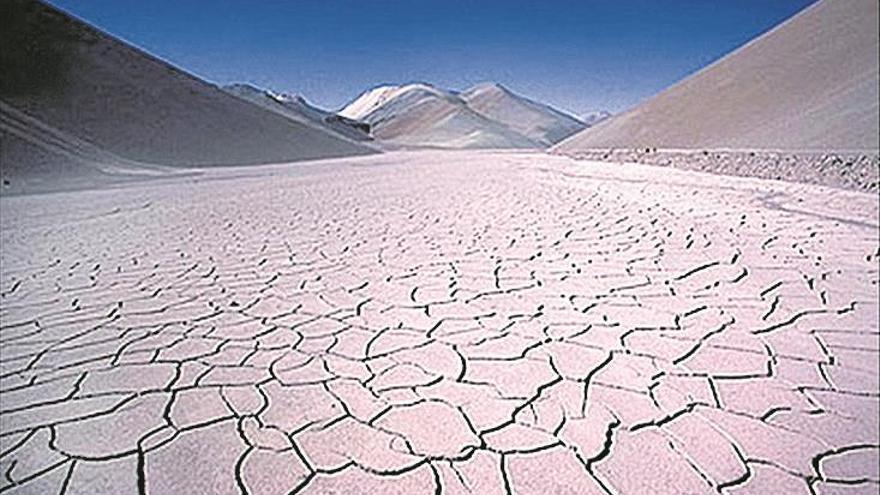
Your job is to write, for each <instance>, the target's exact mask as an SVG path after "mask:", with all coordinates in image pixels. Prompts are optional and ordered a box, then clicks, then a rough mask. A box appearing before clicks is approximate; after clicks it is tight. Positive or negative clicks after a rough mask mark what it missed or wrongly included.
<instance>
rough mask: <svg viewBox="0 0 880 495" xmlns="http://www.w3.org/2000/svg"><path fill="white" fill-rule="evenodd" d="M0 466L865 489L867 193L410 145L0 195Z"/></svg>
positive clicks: (87, 481)
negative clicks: (120, 184)
mask: <svg viewBox="0 0 880 495" xmlns="http://www.w3.org/2000/svg"><path fill="white" fill-rule="evenodd" d="M0 211H2V216H0V241H2V246H3V249H2V255H0V262H2V277H0V304H2V307H0V364H2V366H0V472H2V473H3V475H2V476H0V491H2V492H4V493H59V492H63V493H88V494H95V493H137V492H139V491H140V492H146V493H156V494H164V493H242V492H246V493H255V494H257V493H258V494H264V493H267V494H269V493H308V494H314V493H365V494H366V493H406V494H413V493H435V492H438V491H441V490H442V492H443V493H479V494H491V493H536V494H549V493H555V494H561V493H577V494H585V493H609V492H610V493H625V494H637V493H718V492H723V493H810V491H811V490H812V491H813V492H816V493H843V492H844V491H845V492H846V493H876V491H877V489H878V483H880V480H878V479H880V473H878V468H877V466H878V460H880V438H878V411H880V395H878V377H880V370H878V350H880V333H878V292H877V291H878V255H880V252H878V204H877V197H876V195H871V194H864V193H858V192H852V191H843V190H838V189H831V188H822V187H818V186H809V185H799V184H791V183H783V182H775V181H767V180H758V179H747V178H732V177H722V176H713V175H708V174H701V173H697V172H689V171H682V170H671V169H667V168H659V167H656V168H655V167H648V166H639V165H629V166H625V167H621V166H618V165H615V164H600V163H592V162H576V161H573V160H571V159H569V158H566V157H561V156H549V155H545V154H540V153H521V152H507V153H501V152H410V153H389V154H385V155H381V156H372V157H361V158H352V159H345V160H336V161H330V162H321V163H311V164H306V165H279V166H266V167H258V168H252V169H243V168H239V169H223V170H217V169H215V170H210V171H206V172H204V173H203V174H202V175H200V176H197V177H188V178H176V179H174V178H171V179H168V180H166V181H157V182H150V183H144V184H142V185H130V186H127V187H125V188H118V189H105V190H95V191H80V192H72V193H56V194H43V195H27V196H16V197H5V198H0Z"/></svg>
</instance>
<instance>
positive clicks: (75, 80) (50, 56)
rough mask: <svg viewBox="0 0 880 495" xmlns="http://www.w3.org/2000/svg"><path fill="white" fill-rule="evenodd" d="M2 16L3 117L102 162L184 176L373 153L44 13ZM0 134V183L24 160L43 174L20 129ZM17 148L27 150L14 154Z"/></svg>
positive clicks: (15, 6)
mask: <svg viewBox="0 0 880 495" xmlns="http://www.w3.org/2000/svg"><path fill="white" fill-rule="evenodd" d="M2 9H3V12H2V14H3V18H4V26H3V30H0V44H2V46H3V50H2V56H0V62H2V63H0V73H2V74H3V77H2V78H0V100H2V102H3V103H4V105H5V106H4V108H13V109H15V110H17V111H19V112H21V113H22V114H24V115H26V116H28V118H31V119H34V120H35V121H38V122H40V123H41V125H44V126H45V127H47V128H51V129H54V130H55V131H57V133H58V134H59V135H64V136H69V137H70V138H71V139H73V140H76V141H79V142H83V143H88V145H90V146H93V147H95V148H97V149H100V150H103V152H106V153H107V154H108V155H106V156H109V155H113V156H116V157H119V158H121V159H124V160H128V161H130V162H140V163H148V164H158V165H171V166H176V167H180V166H183V167H186V166H211V165H233V164H252V163H267V162H282V161H292V160H303V159H315V158H323V157H333V156H346V155H353V154H367V153H371V152H373V151H372V150H371V149H370V148H367V147H365V146H361V145H359V144H356V143H353V142H351V141H349V140H345V139H341V138H340V137H339V136H337V135H335V134H333V133H331V132H328V131H326V130H323V129H319V128H316V127H315V126H309V125H304V124H302V123H298V122H293V121H291V120H290V119H288V118H285V117H283V116H281V115H278V114H276V113H274V112H270V111H267V110H265V109H263V108H260V107H259V106H257V105H253V104H251V103H248V102H244V101H242V100H240V99H238V98H235V97H233V96H231V95H229V94H226V93H225V92H223V91H221V90H220V89H218V88H216V87H214V86H212V85H210V84H207V83H205V82H204V81H201V80H199V79H197V78H195V77H193V76H191V75H189V74H187V73H185V72H182V71H181V70H179V69H177V68H175V67H173V66H171V65H169V64H167V63H165V62H163V61H161V60H159V59H157V58H155V57H152V56H150V55H149V54H147V53H144V52H143V51H140V50H138V49H136V48H134V47H132V46H129V45H127V44H125V43H122V42H121V41H119V40H117V39H115V38H113V37H111V36H109V35H107V34H105V33H102V32H100V31H98V30H96V29H94V28H92V27H90V26H88V25H87V24H85V23H83V22H81V21H79V20H77V19H74V18H72V17H70V16H68V15H67V14H65V13H63V12H61V11H59V10H56V9H55V8H53V7H50V6H48V5H46V4H43V3H40V2H37V1H34V0H7V1H4V2H3V4H2ZM5 113H6V112H4V117H5ZM4 120H8V119H4ZM2 131H3V132H2V134H0V136H2V139H3V143H0V144H3V147H4V148H6V147H8V146H11V145H7V144H6V142H7V139H15V140H17V144H15V148H16V149H17V150H18V151H16V153H15V155H14V156H15V158H16V159H15V162H14V163H11V162H8V161H6V160H4V164H3V176H4V179H5V180H15V177H10V176H8V175H9V174H18V173H19V172H22V171H27V170H28V169H29V168H30V167H31V166H32V163H30V161H29V158H28V154H29V153H31V154H32V155H33V157H34V160H35V162H40V163H42V165H40V166H39V167H34V168H39V169H40V170H43V169H46V168H47V167H48V169H51V166H50V164H49V162H48V161H46V160H42V159H40V158H39V157H38V156H37V155H39V154H40V153H43V152H44V151H45V150H48V151H45V152H46V153H50V154H51V153H54V151H51V149H50V148H51V147H50V148H45V146H44V145H45V143H44V142H43V141H42V138H41V137H40V136H39V135H35V136H24V137H23V136H22V135H21V134H22V133H26V132H27V130H26V129H23V128H19V129H18V131H16V132H15V133H13V132H12V131H11V130H10V129H7V128H4V129H2ZM11 136H16V137H15V138H11ZM22 139H24V141H26V142H27V143H29V144H27V145H22V144H21V143H22V142H21V140H22ZM28 150H30V151H28ZM40 150H44V151H40ZM68 151H70V150H68ZM68 154H69V153H68ZM91 158H92V157H91V156H87V157H85V158H84V159H82V160H73V161H67V163H69V164H74V163H79V164H82V163H86V162H89V161H90V159H91ZM31 172H33V171H31ZM83 173H87V172H85V171H84V172H83Z"/></svg>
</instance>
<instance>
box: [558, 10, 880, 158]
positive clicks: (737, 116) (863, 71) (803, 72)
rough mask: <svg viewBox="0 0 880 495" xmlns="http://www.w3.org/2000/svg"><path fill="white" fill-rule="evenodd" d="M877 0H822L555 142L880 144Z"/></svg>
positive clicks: (579, 145)
mask: <svg viewBox="0 0 880 495" xmlns="http://www.w3.org/2000/svg"><path fill="white" fill-rule="evenodd" d="M878 56H880V55H878V2H877V0H822V1H820V2H818V3H816V4H814V5H812V6H810V7H809V8H807V9H805V10H804V11H802V12H801V13H799V14H797V15H796V16H794V17H793V18H791V19H789V20H788V21H786V22H784V23H783V24H781V25H779V26H778V27H776V28H775V29H773V30H771V31H770V32H768V33H766V34H764V35H762V36H760V37H759V38H757V39H755V40H754V41H752V42H750V43H748V44H746V45H745V46H743V47H741V48H740V49H738V50H736V51H734V52H733V53H731V54H730V55H728V56H726V57H724V58H722V59H721V60H719V61H718V62H716V63H714V64H712V65H710V66H709V67H706V68H705V69H703V70H701V71H700V72H698V73H696V74H694V75H693V76H691V77H688V78H687V79H685V80H684V81H682V82H680V83H678V84H676V85H675V86H672V87H671V88H669V89H667V90H666V91H664V92H662V93H660V94H658V95H657V96H655V97H653V98H651V99H649V100H648V101H646V102H644V103H642V104H641V105H638V106H636V107H635V108H633V109H632V110H630V111H628V112H625V113H622V114H620V115H618V116H616V117H614V118H611V119H609V120H607V121H605V122H603V123H601V124H599V125H597V126H596V127H593V128H590V129H587V130H585V131H583V132H581V133H580V134H577V135H575V136H573V137H571V138H569V139H567V140H566V141H564V142H562V143H560V144H559V145H557V147H556V148H555V149H556V150H557V151H560V152H566V153H570V152H579V151H584V150H589V149H597V148H604V149H607V148H646V147H647V148H684V149H720V148H732V149H742V148H746V149H769V150H796V151H804V150H820V151H829V150H834V151H859V150H869V151H873V152H874V153H876V151H877V149H878V148H880V144H878V143H880V137H878V136H880V129H878V125H880V124H878V120H880V112H878V105H880V103H878V102H880V93H878V91H880V90H878V84H880V80H878Z"/></svg>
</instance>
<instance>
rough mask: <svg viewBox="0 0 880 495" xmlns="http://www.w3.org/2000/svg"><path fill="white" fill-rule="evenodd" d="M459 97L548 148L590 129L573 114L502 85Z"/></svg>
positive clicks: (476, 88)
mask: <svg viewBox="0 0 880 495" xmlns="http://www.w3.org/2000/svg"><path fill="white" fill-rule="evenodd" d="M459 96H460V97H461V99H463V100H464V101H465V103H467V105H468V107H470V108H471V109H473V110H476V111H477V112H479V113H480V114H481V115H483V116H485V117H488V118H490V119H492V120H494V121H496V122H501V123H502V124H504V125H506V126H507V127H510V128H511V129H513V130H514V131H516V132H518V133H520V134H522V135H523V136H526V137H527V138H529V139H531V140H532V141H535V142H537V143H539V144H541V145H542V146H545V147H546V146H550V145H552V144H556V143H558V142H559V141H562V140H563V139H565V138H567V137H568V136H571V135H572V134H574V133H576V132H578V131H581V130H583V129H584V128H586V127H587V126H586V124H585V123H584V122H581V121H580V120H578V119H576V118H574V117H572V116H570V115H567V114H565V113H562V112H560V111H559V110H556V109H555V108H552V107H550V106H548V105H545V104H543V103H538V102H536V101H532V100H529V99H528V98H524V97H522V96H519V95H517V94H514V93H512V92H511V91H510V90H509V89H507V88H505V87H504V86H502V85H500V84H495V83H486V84H479V85H477V86H474V87H473V88H470V89H468V90H466V91H463V92H462V93H461V94H460V95H459Z"/></svg>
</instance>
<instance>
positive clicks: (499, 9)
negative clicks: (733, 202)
mask: <svg viewBox="0 0 880 495" xmlns="http://www.w3.org/2000/svg"><path fill="white" fill-rule="evenodd" d="M50 1H51V3H53V4H54V5H56V6H58V7H61V8H62V9H64V10H67V11H68V12H71V13H73V14H75V15H77V16H78V17H81V18H83V19H85V20H87V21H89V22H91V23H92V24H95V25H97V26H98V27H100V28H102V29H104V30H106V31H109V32H110V33H113V34H115V35H117V36H119V37H121V38H123V39H125V40H127V41H129V42H131V43H133V44H135V45H137V46H140V47H141V48H144V49H146V50H147V51H149V52H151V53H153V54H155V55H158V56H159V57H161V58H163V59H165V60H167V61H169V62H171V63H173V64H175V65H177V66H179V67H182V68H184V69H186V70H188V71H189V72H192V73H194V74H196V75H198V76H201V77H203V78H205V79H207V80H209V81H212V82H215V83H219V84H226V83H230V82H250V83H253V84H256V85H258V86H261V87H266V88H271V89H275V90H278V91H286V92H294V93H300V94H303V95H304V96H305V97H306V98H307V99H308V100H309V101H311V102H313V103H315V104H317V105H319V106H323V107H325V108H329V109H336V108H339V107H340V106H342V105H343V104H345V103H346V102H347V101H349V100H351V99H353V98H354V97H356V96H357V95H358V94H360V93H361V92H362V91H364V90H366V89H369V88H371V87H374V86H377V85H380V84H387V83H404V82H411V81H425V82H430V83H433V84H436V85H438V86H441V87H445V88H449V89H465V88H466V87H468V86H470V85H472V84H474V83H478V82H483V81H497V82H500V83H502V84H505V85H506V86H508V87H509V88H511V89H513V90H514V91H517V92H519V93H521V94H524V95H526V96H529V97H532V98H534V99H537V100H541V101H545V102H548V103H550V104H552V105H555V106H557V107H559V108H561V109H564V110H567V111H569V112H572V113H575V114H582V113H585V112H587V111H591V110H598V109H607V110H611V111H613V112H619V111H621V110H624V109H626V108H628V107H630V106H632V105H634V104H636V103H638V102H639V101H640V100H643V99H644V98H646V97H648V96H650V95H652V94H654V93H657V92H658V91H660V90H662V89H663V88H665V87H667V86H669V85H670V84H672V83H674V82H676V81H678V80H679V79H681V78H682V77H684V76H686V75H687V74H690V73H692V72H694V71H695V70H697V69H699V68H701V67H703V66H704V65H706V64H708V63H710V62H712V61H713V60H716V59H717V58H719V57H720V56H722V55H724V54H725V53H727V52H729V51H730V50H732V49H734V48H736V47H737V46H739V45H741V44H743V43H745V42H746V41H748V40H750V39H751V38H753V37H755V36H756V35H758V34H760V33H762V32H764V31H766V30H768V29H769V28H771V27H773V26H774V25H775V24H777V23H779V22H780V21H782V20H784V19H786V18H787V17H789V16H791V15H793V14H794V13H796V12H798V11H799V10H801V9H802V8H804V7H805V6H807V5H809V4H810V3H812V0H726V1H721V0H653V1H649V0H617V1H614V0H592V1H589V0H580V1H564V0H559V1H554V0H544V1H540V0H535V1H520V0H471V1H464V0H450V1H442V2H441V1H419V0H408V1H406V0H388V1H382V0H298V1H296V0H263V1H257V0H251V1H248V0H212V1H193V0H50Z"/></svg>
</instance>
